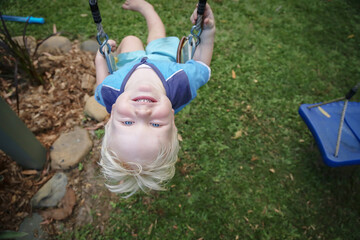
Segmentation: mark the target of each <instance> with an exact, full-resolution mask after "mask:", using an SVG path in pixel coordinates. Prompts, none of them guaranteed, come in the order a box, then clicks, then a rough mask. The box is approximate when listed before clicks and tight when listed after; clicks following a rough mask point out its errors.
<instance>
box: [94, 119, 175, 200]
mask: <svg viewBox="0 0 360 240" xmlns="http://www.w3.org/2000/svg"><path fill="white" fill-rule="evenodd" d="M109 135H110V134H109V127H108V125H106V126H105V135H104V137H103V142H102V147H101V160H100V162H99V165H100V166H101V167H102V173H103V175H104V177H105V178H106V180H107V183H105V185H106V187H107V188H108V189H109V190H110V191H111V192H115V193H129V194H128V195H126V196H125V197H124V198H128V197H130V196H131V195H133V194H134V193H136V192H137V191H138V190H139V189H141V190H142V191H144V192H146V193H147V192H149V191H150V190H166V189H165V187H164V185H165V184H166V182H167V181H169V180H170V179H171V178H173V176H174V174H175V163H176V161H177V154H178V151H179V141H178V137H177V128H176V127H175V126H174V127H173V131H172V135H171V140H170V142H169V143H168V144H166V145H164V146H162V147H161V149H160V151H159V153H158V155H157V157H156V159H155V160H154V161H152V162H151V163H150V164H146V165H141V164H139V163H135V162H126V163H125V162H122V161H121V159H119V158H118V157H117V154H116V153H115V152H114V151H112V150H111V149H109V148H108V144H107V142H108V136H109Z"/></svg>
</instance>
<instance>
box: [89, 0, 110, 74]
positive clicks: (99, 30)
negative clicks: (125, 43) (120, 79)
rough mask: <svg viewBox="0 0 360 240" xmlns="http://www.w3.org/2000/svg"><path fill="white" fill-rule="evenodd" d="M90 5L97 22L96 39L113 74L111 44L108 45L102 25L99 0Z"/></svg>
mask: <svg viewBox="0 0 360 240" xmlns="http://www.w3.org/2000/svg"><path fill="white" fill-rule="evenodd" d="M89 5H90V10H91V13H92V16H93V19H94V22H95V24H96V28H97V35H96V39H97V41H98V43H99V45H100V46H99V51H100V53H101V54H102V55H103V56H104V58H105V59H106V63H107V66H108V70H109V73H110V74H112V73H113V68H114V66H113V64H112V61H111V60H110V58H111V56H110V53H111V47H110V44H109V43H108V40H109V37H108V35H107V34H106V33H105V31H104V28H103V26H102V24H101V21H102V19H101V15H100V10H99V7H98V4H97V0H89ZM102 39H103V41H102Z"/></svg>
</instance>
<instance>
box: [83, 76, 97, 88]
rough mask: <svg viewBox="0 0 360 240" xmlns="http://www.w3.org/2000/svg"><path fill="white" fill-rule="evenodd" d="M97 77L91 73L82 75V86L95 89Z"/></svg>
mask: <svg viewBox="0 0 360 240" xmlns="http://www.w3.org/2000/svg"><path fill="white" fill-rule="evenodd" d="M95 82H96V79H95V77H94V76H92V75H90V74H84V75H83V76H82V77H81V88H82V89H86V90H89V91H92V90H93V89H94V85H95Z"/></svg>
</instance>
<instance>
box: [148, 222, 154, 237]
mask: <svg viewBox="0 0 360 240" xmlns="http://www.w3.org/2000/svg"><path fill="white" fill-rule="evenodd" d="M153 226H154V224H153V223H152V224H150V227H149V230H148V232H147V234H148V235H150V234H151V232H152V229H153Z"/></svg>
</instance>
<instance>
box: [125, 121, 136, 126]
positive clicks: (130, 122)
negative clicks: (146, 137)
mask: <svg viewBox="0 0 360 240" xmlns="http://www.w3.org/2000/svg"><path fill="white" fill-rule="evenodd" d="M133 123H134V122H132V121H124V122H123V124H124V125H128V126H130V125H133Z"/></svg>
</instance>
